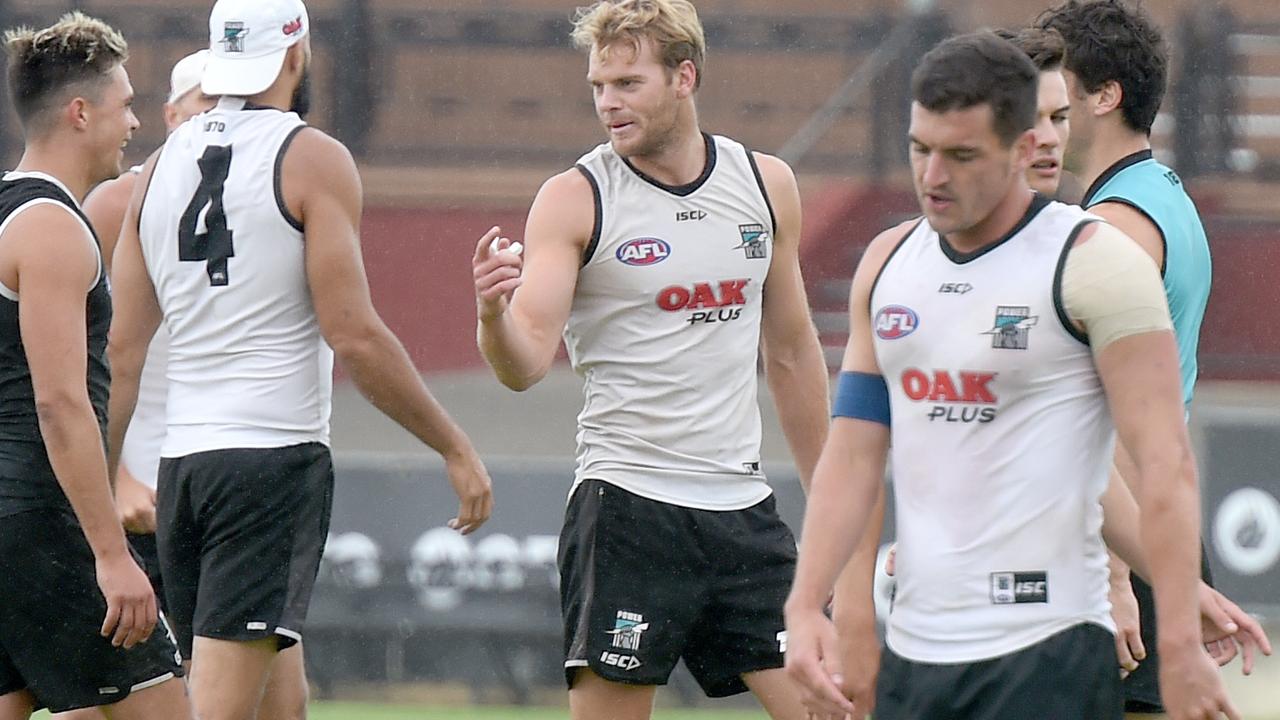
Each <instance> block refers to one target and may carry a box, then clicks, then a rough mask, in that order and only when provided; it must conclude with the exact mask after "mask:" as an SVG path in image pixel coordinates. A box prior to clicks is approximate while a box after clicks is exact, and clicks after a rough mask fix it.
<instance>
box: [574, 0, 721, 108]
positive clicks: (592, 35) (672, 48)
mask: <svg viewBox="0 0 1280 720" xmlns="http://www.w3.org/2000/svg"><path fill="white" fill-rule="evenodd" d="M572 38H573V44H574V46H575V47H577V48H578V49H580V50H586V51H588V52H590V51H592V50H595V51H597V52H599V53H600V55H601V56H602V57H604V56H607V55H608V52H609V49H610V48H611V47H613V46H614V45H616V44H617V43H625V44H626V45H628V46H630V47H631V48H632V49H634V50H635V52H637V53H639V52H640V42H641V40H642V39H643V38H649V40H651V41H652V42H653V43H654V45H655V46H656V48H657V51H658V57H659V58H661V59H662V64H663V65H664V66H666V67H667V68H669V69H671V70H674V69H676V68H678V67H680V63H682V62H684V61H686V60H688V61H689V62H691V63H693V67H694V69H695V70H697V79H696V80H695V85H694V87H695V88H696V87H698V85H701V84H702V68H703V66H704V65H705V64H706V59H707V39H706V36H705V34H704V33H703V31H702V22H701V21H699V20H698V11H697V10H696V9H695V8H694V7H693V3H691V2H689V0H600V1H599V2H597V3H595V4H594V5H591V6H589V7H580V8H578V12H577V15H576V16H575V17H574V20H573V35H572Z"/></svg>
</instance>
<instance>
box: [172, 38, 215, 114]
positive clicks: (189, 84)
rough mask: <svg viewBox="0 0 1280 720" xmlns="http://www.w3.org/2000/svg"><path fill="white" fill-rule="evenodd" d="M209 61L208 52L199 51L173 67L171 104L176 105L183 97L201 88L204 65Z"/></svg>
mask: <svg viewBox="0 0 1280 720" xmlns="http://www.w3.org/2000/svg"><path fill="white" fill-rule="evenodd" d="M208 60H209V51H208V50H197V51H195V52H193V53H191V54H190V55H188V56H186V57H184V58H182V59H181V60H179V61H178V62H176V63H174V65H173V72H170V73H169V102H170V103H175V102H177V101H178V100H180V99H182V96H183V95H186V94H187V93H189V92H191V91H192V90H195V89H196V88H198V87H200V82H201V78H202V77H203V76H204V65H205V63H206V62H208Z"/></svg>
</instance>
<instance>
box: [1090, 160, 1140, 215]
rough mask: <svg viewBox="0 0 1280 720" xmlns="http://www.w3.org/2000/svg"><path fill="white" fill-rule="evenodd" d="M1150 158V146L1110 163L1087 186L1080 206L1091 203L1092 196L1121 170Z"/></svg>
mask: <svg viewBox="0 0 1280 720" xmlns="http://www.w3.org/2000/svg"><path fill="white" fill-rule="evenodd" d="M1151 158H1152V155H1151V148H1147V149H1145V150H1139V151H1138V152H1135V153H1130V154H1128V155H1125V156H1124V157H1122V158H1120V159H1119V160H1117V161H1115V162H1114V163H1112V164H1111V167H1109V168H1107V169H1106V170H1103V171H1102V174H1101V175H1099V176H1098V179H1097V180H1094V181H1093V184H1092V185H1090V186H1089V189H1088V190H1086V191H1085V192H1084V199H1082V200H1081V201H1080V207H1082V208H1087V207H1089V206H1090V205H1092V204H1093V196H1094V195H1097V194H1098V191H1099V190H1101V189H1102V186H1103V185H1106V184H1107V183H1109V182H1111V178H1113V177H1115V176H1116V175H1119V174H1120V172H1121V171H1122V170H1124V169H1125V168H1128V167H1132V166H1134V165H1137V164H1138V163H1140V162H1143V161H1145V160H1150V159H1151Z"/></svg>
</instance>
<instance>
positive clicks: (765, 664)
mask: <svg viewBox="0 0 1280 720" xmlns="http://www.w3.org/2000/svg"><path fill="white" fill-rule="evenodd" d="M783 665H784V661H783V659H782V658H777V659H774V660H766V659H764V658H760V659H759V660H757V661H754V662H749V663H744V664H743V666H742V668H740V669H739V670H738V671H737V674H736V675H733V676H725V677H722V678H717V679H715V680H707V681H706V682H704V681H702V680H698V685H699V687H701V688H702V692H704V693H706V695H707V697H709V698H723V697H733V696H734V695H741V694H742V693H745V692H750V691H751V688H749V687H747V683H746V681H744V680H743V679H742V676H743V675H748V674H750V673H755V672H764V671H766V670H781V669H782V667H783ZM695 679H697V678H695Z"/></svg>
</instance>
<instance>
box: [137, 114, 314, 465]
mask: <svg viewBox="0 0 1280 720" xmlns="http://www.w3.org/2000/svg"><path fill="white" fill-rule="evenodd" d="M304 127H305V124H304V123H303V122H302V120H301V119H300V118H299V117H298V116H297V115H296V114H294V113H285V112H281V111H279V110H276V109H273V108H262V107H257V106H249V107H245V105H244V101H243V100H241V99H237V98H224V99H223V100H221V101H220V102H219V104H218V105H217V106H216V107H215V108H214V109H213V110H210V111H209V112H207V113H204V114H201V115H197V116H196V117H194V118H192V119H191V120H189V121H188V122H187V123H186V124H184V125H183V126H181V127H180V128H178V129H177V130H176V131H174V133H173V134H172V135H171V136H170V138H169V140H168V141H167V142H166V143H165V146H164V148H163V149H162V150H161V152H160V156H159V158H158V160H157V161H156V165H155V170H154V172H153V175H152V177H151V179H150V183H149V185H148V187H147V192H146V197H145V199H144V201H143V205H142V210H141V217H140V221H139V236H140V238H141V243H142V251H143V255H144V257H145V259H146V264H147V269H148V273H149V274H150V276H151V280H152V282H153V283H154V285H155V288H156V297H157V298H158V300H159V303H160V307H161V309H162V310H163V312H164V325H165V328H166V329H167V330H168V332H169V335H170V351H169V352H170V354H169V368H168V380H169V383H170V386H169V400H168V405H167V415H168V433H167V435H166V438H165V442H164V447H163V450H162V454H163V455H164V456H166V457H177V456H181V455H188V454H191V453H195V452H202V451H206V450H215V449H223V448H248V447H282V446H285V445H294V444H299V443H304V442H321V443H327V442H328V433H329V409H330V396H331V384H332V368H333V353H332V351H331V350H330V349H329V347H328V345H327V344H326V343H325V341H324V339H323V338H322V337H321V335H320V328H319V324H318V323H317V321H316V316H315V310H314V308H313V306H312V304H311V296H310V292H309V289H308V286H307V275H306V264H305V255H304V245H303V235H302V225H301V223H300V222H298V221H297V219H296V218H294V217H293V216H292V215H291V214H290V213H289V211H288V209H287V208H286V206H285V203H284V199H283V192H282V190H281V177H280V174H281V167H282V160H283V157H284V153H285V151H286V150H287V149H288V145H289V142H290V141H291V140H292V138H293V137H294V135H295V134H296V133H297V132H298V131H299V130H301V129H302V128H304Z"/></svg>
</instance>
